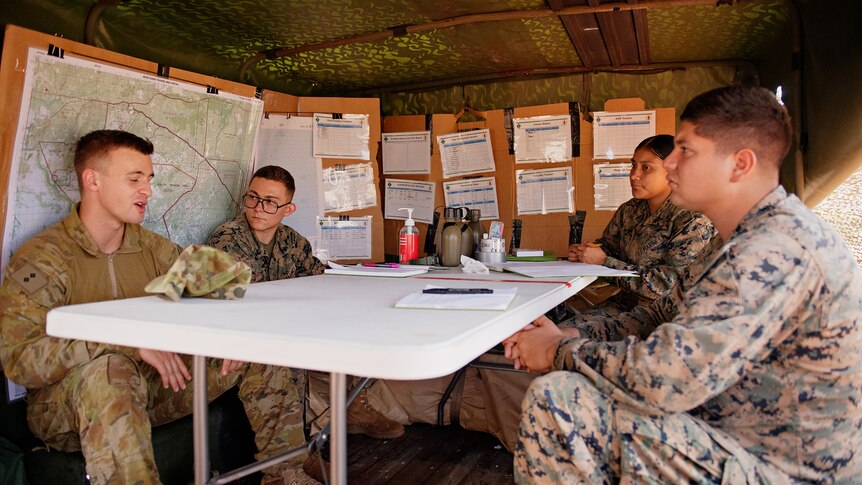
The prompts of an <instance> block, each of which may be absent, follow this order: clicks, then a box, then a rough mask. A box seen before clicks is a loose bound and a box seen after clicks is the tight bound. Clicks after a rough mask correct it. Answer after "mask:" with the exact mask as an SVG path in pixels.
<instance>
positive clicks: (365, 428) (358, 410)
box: [347, 389, 404, 439]
mask: <svg viewBox="0 0 862 485" xmlns="http://www.w3.org/2000/svg"><path fill="white" fill-rule="evenodd" d="M347 432H348V433H350V434H364V435H368V436H370V437H372V438H378V439H388V438H397V437H399V436H401V435H403V434H404V426H402V425H401V423H399V422H396V421H392V420H391V419H389V418H387V417H386V416H384V415H382V414H380V413H379V412H377V410H375V409H374V408H373V407H371V404H370V403H369V402H368V392H367V391H366V390H365V389H363V390H362V391H361V392H360V393H359V395H358V396H356V399H354V400H353V403H352V404H351V405H350V407H348V408H347Z"/></svg>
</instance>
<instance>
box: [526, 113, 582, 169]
mask: <svg viewBox="0 0 862 485" xmlns="http://www.w3.org/2000/svg"><path fill="white" fill-rule="evenodd" d="M571 123H572V120H571V118H570V117H569V116H568V115H561V116H535V117H532V118H515V119H514V129H515V163H537V162H567V161H569V160H571V158H572V127H571Z"/></svg>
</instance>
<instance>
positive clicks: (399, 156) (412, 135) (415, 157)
mask: <svg viewBox="0 0 862 485" xmlns="http://www.w3.org/2000/svg"><path fill="white" fill-rule="evenodd" d="M383 173H384V174H404V173H431V132H430V131H410V132H403V133H384V134H383Z"/></svg>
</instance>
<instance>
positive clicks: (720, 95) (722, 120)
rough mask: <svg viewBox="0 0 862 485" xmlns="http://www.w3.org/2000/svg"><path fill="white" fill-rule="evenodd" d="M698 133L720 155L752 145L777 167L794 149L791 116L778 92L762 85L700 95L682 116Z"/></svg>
mask: <svg viewBox="0 0 862 485" xmlns="http://www.w3.org/2000/svg"><path fill="white" fill-rule="evenodd" d="M680 119H681V120H682V121H688V122H689V123H692V124H693V125H694V132H695V133H697V134H698V135H699V136H702V137H704V138H708V139H710V140H712V141H713V142H715V146H716V151H717V152H718V153H720V154H729V153H734V152H736V151H737V150H740V149H743V148H749V149H751V150H752V151H754V153H755V155H757V158H758V160H760V161H762V162H763V163H765V164H766V165H772V166H773V167H774V168H775V169H780V168H781V162H782V161H783V160H784V157H785V156H786V155H787V152H788V151H789V150H790V140H791V137H792V136H793V128H792V127H791V125H790V115H789V114H788V113H787V110H786V109H784V106H782V105H781V103H779V102H778V100H777V99H776V98H775V94H773V93H772V92H771V91H769V90H768V89H766V88H763V87H758V86H747V85H739V86H726V87H722V88H717V89H713V90H711V91H707V92H705V93H703V94H700V95H698V96H697V97H695V98H694V99H692V100H691V101H689V103H688V105H686V107H685V110H683V112H682V116H680Z"/></svg>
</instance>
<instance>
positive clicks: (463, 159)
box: [437, 130, 496, 179]
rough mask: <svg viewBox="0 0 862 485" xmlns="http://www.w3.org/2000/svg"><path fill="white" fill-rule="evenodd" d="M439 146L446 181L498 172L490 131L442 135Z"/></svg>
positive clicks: (438, 140)
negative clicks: (475, 174)
mask: <svg viewBox="0 0 862 485" xmlns="http://www.w3.org/2000/svg"><path fill="white" fill-rule="evenodd" d="M437 146H439V147H440V161H441V162H442V164H443V178H444V179H448V178H452V177H457V176H460V175H470V174H474V173H482V172H493V171H494V170H496V168H495V165H494V154H493V152H492V150H491V132H490V130H475V131H466V132H464V133H453V134H451V135H440V136H438V137H437Z"/></svg>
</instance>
